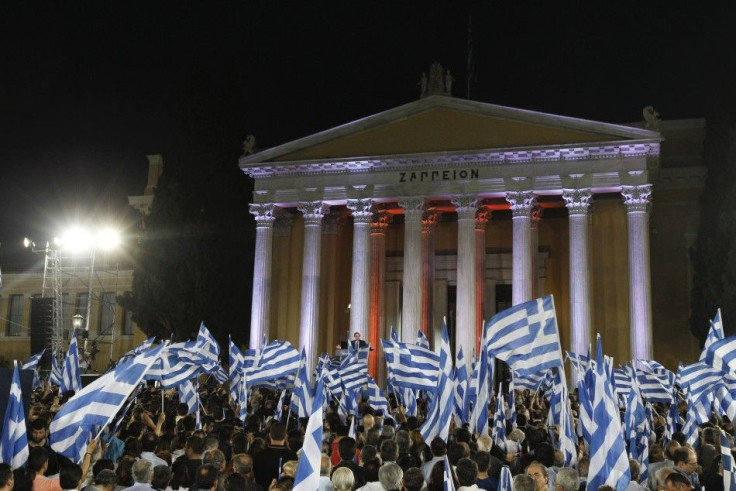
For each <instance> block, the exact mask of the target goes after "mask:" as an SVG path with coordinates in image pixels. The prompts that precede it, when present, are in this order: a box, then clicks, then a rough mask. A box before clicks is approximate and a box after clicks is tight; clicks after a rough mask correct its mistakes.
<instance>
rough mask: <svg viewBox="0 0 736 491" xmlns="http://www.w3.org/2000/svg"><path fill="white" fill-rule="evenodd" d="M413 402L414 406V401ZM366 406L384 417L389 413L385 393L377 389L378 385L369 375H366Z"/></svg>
mask: <svg viewBox="0 0 736 491" xmlns="http://www.w3.org/2000/svg"><path fill="white" fill-rule="evenodd" d="M414 402H415V404H416V400H415V401H414ZM368 404H369V405H370V406H371V407H372V408H373V409H374V410H375V411H376V412H377V413H379V414H380V413H381V412H383V414H384V415H388V414H389V412H390V411H389V407H388V400H387V399H386V393H385V392H384V391H382V390H381V389H379V388H378V384H376V381H375V380H373V377H371V376H370V375H368Z"/></svg>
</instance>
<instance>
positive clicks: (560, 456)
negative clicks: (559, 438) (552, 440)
mask: <svg viewBox="0 0 736 491" xmlns="http://www.w3.org/2000/svg"><path fill="white" fill-rule="evenodd" d="M554 456H555V461H554V467H556V468H560V467H563V466H564V465H565V454H564V452H563V451H562V450H559V449H555V451H554Z"/></svg>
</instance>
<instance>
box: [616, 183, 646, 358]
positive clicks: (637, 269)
mask: <svg viewBox="0 0 736 491" xmlns="http://www.w3.org/2000/svg"><path fill="white" fill-rule="evenodd" d="M621 194H622V195H623V197H624V204H625V205H626V215H627V218H628V228H629V323H630V326H629V330H630V332H629V337H630V342H631V357H632V358H637V359H647V360H648V359H651V358H652V291H651V279H650V266H649V202H650V196H651V194H652V185H651V184H643V185H641V186H623V189H622V190H621Z"/></svg>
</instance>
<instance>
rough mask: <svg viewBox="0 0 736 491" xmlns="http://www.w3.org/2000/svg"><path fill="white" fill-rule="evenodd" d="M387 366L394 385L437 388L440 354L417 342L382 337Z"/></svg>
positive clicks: (424, 388)
mask: <svg viewBox="0 0 736 491" xmlns="http://www.w3.org/2000/svg"><path fill="white" fill-rule="evenodd" d="M381 343H382V345H383V352H384V356H385V358H386V366H387V368H388V372H389V376H390V379H391V383H392V385H394V386H396V387H408V388H410V389H416V390H426V391H434V390H436V388H437V380H438V376H439V373H438V370H439V356H437V353H435V352H433V351H430V350H428V349H427V348H422V347H421V346H417V345H416V344H411V343H400V342H394V341H388V340H386V339H382V340H381Z"/></svg>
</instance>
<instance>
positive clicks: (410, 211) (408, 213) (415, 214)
mask: <svg viewBox="0 0 736 491" xmlns="http://www.w3.org/2000/svg"><path fill="white" fill-rule="evenodd" d="M399 206H400V207H402V208H403V209H404V218H405V219H406V220H410V221H421V219H422V215H423V214H424V198H421V197H413V196H412V197H407V198H399Z"/></svg>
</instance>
